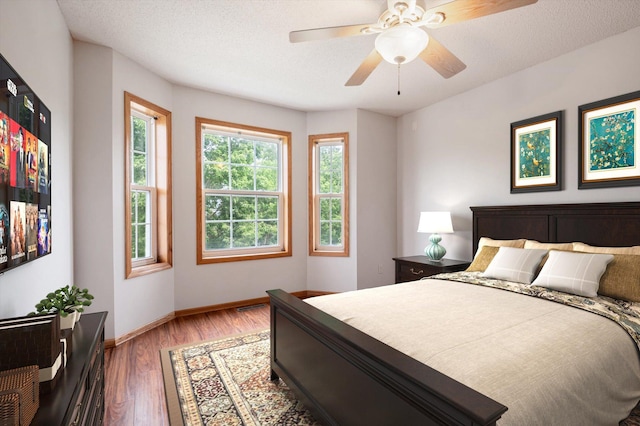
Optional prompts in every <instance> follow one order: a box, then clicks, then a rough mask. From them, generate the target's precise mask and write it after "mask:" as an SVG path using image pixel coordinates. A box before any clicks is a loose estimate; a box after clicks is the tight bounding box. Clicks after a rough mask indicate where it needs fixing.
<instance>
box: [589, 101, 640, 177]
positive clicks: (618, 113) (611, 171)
mask: <svg viewBox="0 0 640 426" xmlns="http://www.w3.org/2000/svg"><path fill="white" fill-rule="evenodd" d="M638 111H640V91H639V92H633V93H627V94H626V95H621V96H616V97H614V98H609V99H604V100H602V101H597V102H592V103H590V104H585V105H581V106H579V107H578V116H579V126H578V141H579V145H580V146H579V148H578V161H579V163H578V189H588V188H608V187H617V186H631V185H640V165H639V164H638V160H639V159H640V130H639V129H638V126H636V124H637V123H636V121H637V119H638Z"/></svg>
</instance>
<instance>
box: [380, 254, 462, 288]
mask: <svg viewBox="0 0 640 426" xmlns="http://www.w3.org/2000/svg"><path fill="white" fill-rule="evenodd" d="M393 260H395V262H396V283H403V282H406V281H416V280H419V279H420V278H424V277H429V276H431V275H435V274H441V273H443V272H459V271H464V270H465V269H467V268H468V267H469V265H470V264H471V262H468V261H466V260H453V259H442V260H440V261H439V262H434V261H433V260H430V259H429V258H428V257H427V256H409V257H394V258H393Z"/></svg>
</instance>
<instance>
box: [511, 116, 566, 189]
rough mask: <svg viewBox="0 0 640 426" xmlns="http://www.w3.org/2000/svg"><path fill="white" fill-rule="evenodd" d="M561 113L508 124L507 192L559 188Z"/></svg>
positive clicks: (560, 175) (560, 176)
mask: <svg viewBox="0 0 640 426" xmlns="http://www.w3.org/2000/svg"><path fill="white" fill-rule="evenodd" d="M561 160H562V111H556V112H552V113H550V114H545V115H540V116H538V117H533V118H528V119H526V120H522V121H518V122H515V123H511V193H512V194H513V193H519V192H539V191H559V190H560V189H561V187H562V185H561V180H562V171H561V169H562V161H561Z"/></svg>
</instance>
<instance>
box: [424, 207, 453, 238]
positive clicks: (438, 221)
mask: <svg viewBox="0 0 640 426" xmlns="http://www.w3.org/2000/svg"><path fill="white" fill-rule="evenodd" d="M418 232H425V233H434V234H449V233H452V232H453V224H452V223H451V213H449V212H421V213H420V222H419V223H418Z"/></svg>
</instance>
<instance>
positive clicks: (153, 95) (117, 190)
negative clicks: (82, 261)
mask: <svg viewBox="0 0 640 426" xmlns="http://www.w3.org/2000/svg"><path fill="white" fill-rule="evenodd" d="M76 60H78V61H80V60H82V58H76ZM125 91H127V92H129V93H132V94H134V95H136V96H139V97H141V98H142V99H145V100H146V101H149V102H151V103H153V104H156V105H158V106H159V107H162V108H164V109H166V110H168V111H172V109H173V108H172V100H173V86H172V85H171V84H170V83H168V82H167V81H166V80H164V79H162V78H160V77H158V76H157V75H155V74H153V73H151V72H149V71H147V70H146V69H144V68H142V67H141V66H140V65H138V64H137V63H135V62H133V61H132V60H130V59H129V58H126V57H125V56H122V55H121V54H120V53H118V52H114V53H113V86H112V90H111V100H112V113H113V119H112V126H113V139H112V146H113V149H112V152H111V154H112V157H111V160H112V168H111V171H112V173H111V176H112V178H111V181H112V184H113V188H112V193H111V194H112V200H111V205H112V210H113V248H112V251H113V265H112V268H113V277H114V278H113V286H114V291H115V294H114V296H115V297H114V308H115V309H114V317H115V336H118V337H119V336H122V335H123V334H126V333H128V332H130V331H131V330H135V329H138V328H140V327H143V326H145V325H147V324H149V323H151V322H153V321H155V320H158V319H160V318H163V317H165V316H166V315H167V314H170V313H173V311H174V297H173V285H174V271H175V269H166V270H163V271H159V272H155V273H153V274H149V275H143V276H140V277H136V278H132V279H125V255H124V245H125V243H124V238H125V219H124V218H125V209H124V201H125V197H126V196H127V194H126V192H125V190H124V174H125V171H124V166H125V155H126V154H125V143H124V119H125V118H124V92H125ZM76 127H77V126H76ZM174 147H175V144H174ZM173 171H174V173H175V171H176V170H175V169H174V170H173ZM175 191H176V190H175V188H174V192H175ZM175 208H176V206H175V205H174V209H175ZM141 304H142V305H143V306H144V309H140V305H141Z"/></svg>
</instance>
